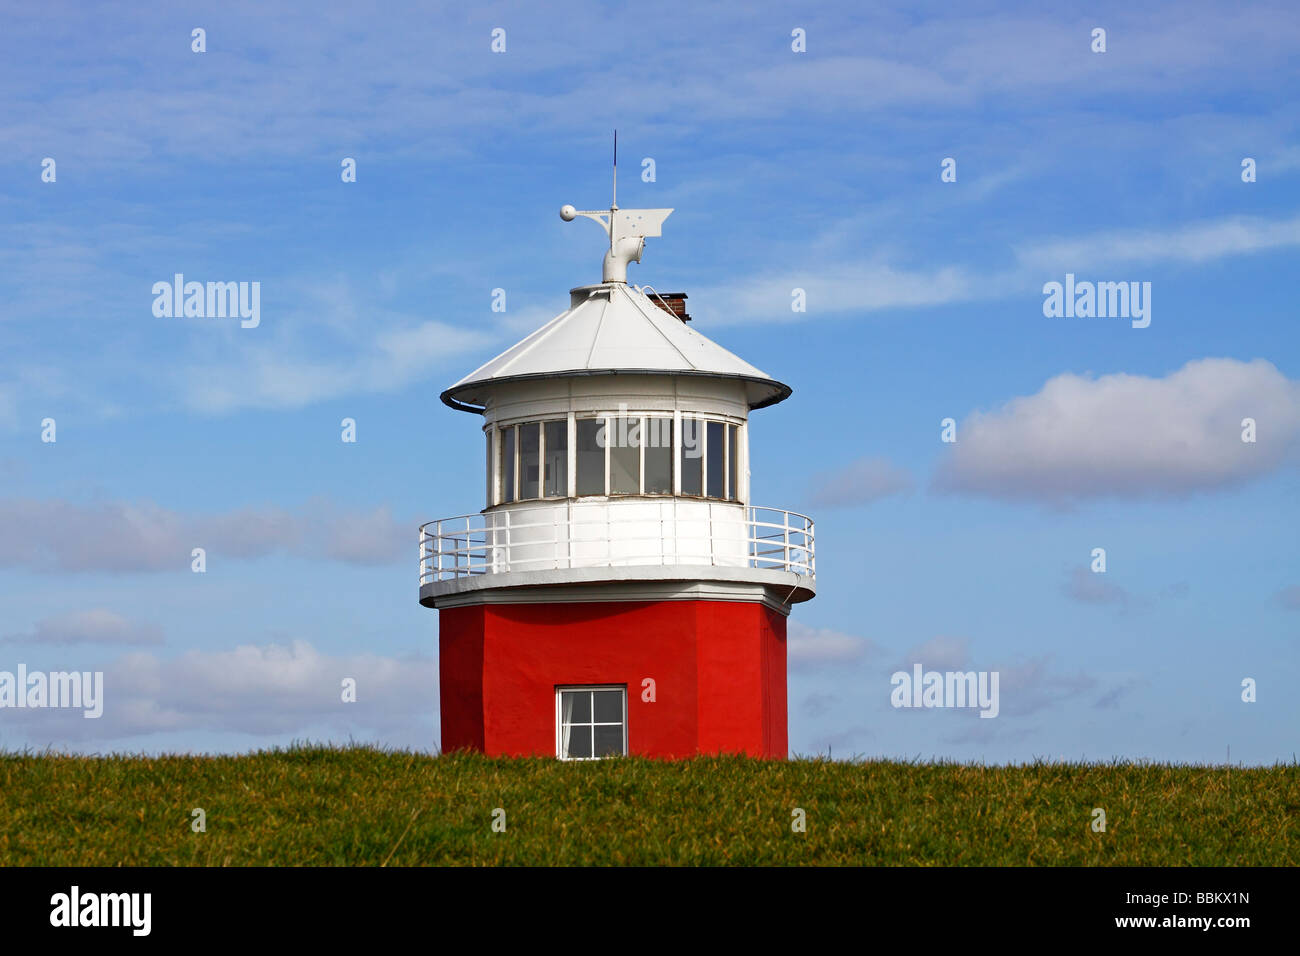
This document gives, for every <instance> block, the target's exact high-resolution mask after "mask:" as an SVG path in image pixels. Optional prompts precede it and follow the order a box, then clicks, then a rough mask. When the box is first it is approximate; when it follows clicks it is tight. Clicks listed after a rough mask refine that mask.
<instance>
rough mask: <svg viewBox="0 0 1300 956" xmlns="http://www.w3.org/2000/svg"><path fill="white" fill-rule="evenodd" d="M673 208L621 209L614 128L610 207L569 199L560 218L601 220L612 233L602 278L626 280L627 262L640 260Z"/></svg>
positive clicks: (606, 280)
mask: <svg viewBox="0 0 1300 956" xmlns="http://www.w3.org/2000/svg"><path fill="white" fill-rule="evenodd" d="M670 213H672V210H671V209H619V208H618V130H614V191H613V195H612V197H611V199H610V203H609V209H607V210H606V209H599V210H592V209H574V208H573V206H571V205H568V204H567V203H566V204H565V205H563V206H561V207H560V218H561V219H563V220H564V221H565V222H573V220H574V219H576V218H578V217H579V216H586V217H587V218H588V219H590V220H591V221H592V222H595V223H599V224H600V227H601V228H602V229H604V230H605V234H606V235H607V236H609V251H608V252H606V253H605V264H604V268H603V269H602V270H601V281H602V282H627V264H628V263H629V262H640V261H641V252H642V250H643V249H645V241H646V239H647V238H648V237H649V238H656V237H658V236H661V235H663V231H662V229H663V224H664V220H665V219H667V218H668V216H669V214H670Z"/></svg>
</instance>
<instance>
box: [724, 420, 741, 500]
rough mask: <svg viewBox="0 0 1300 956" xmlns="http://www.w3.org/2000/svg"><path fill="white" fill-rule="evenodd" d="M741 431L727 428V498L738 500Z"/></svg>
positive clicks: (731, 427)
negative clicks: (737, 476)
mask: <svg viewBox="0 0 1300 956" xmlns="http://www.w3.org/2000/svg"><path fill="white" fill-rule="evenodd" d="M739 435H740V429H739V428H737V427H736V426H735V425H728V426H727V497H728V498H731V499H733V500H734V499H735V498H736V487H737V484H738V482H737V478H736V473H737V472H738V471H739V470H740V438H739V437H738V436H739Z"/></svg>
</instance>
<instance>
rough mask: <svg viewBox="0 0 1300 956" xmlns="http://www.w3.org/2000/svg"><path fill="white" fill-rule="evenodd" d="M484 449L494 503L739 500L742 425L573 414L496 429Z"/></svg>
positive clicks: (699, 419)
mask: <svg viewBox="0 0 1300 956" xmlns="http://www.w3.org/2000/svg"><path fill="white" fill-rule="evenodd" d="M571 444H572V446H573V447H572V448H571V447H570V445H571ZM488 447H489V462H490V463H491V468H492V471H493V474H492V475H491V476H490V478H489V481H488V487H489V489H490V492H489V502H490V504H491V505H499V504H508V503H511V502H516V501H530V500H538V499H546V498H567V497H570V496H571V495H576V496H577V497H587V496H599V495H611V496H613V495H672V494H678V495H683V496H686V497H695V498H715V499H718V500H720V501H739V500H740V496H741V494H742V489H743V485H742V483H741V481H740V471H741V468H742V467H743V465H742V462H741V456H742V444H741V439H740V427H739V426H738V425H736V424H735V423H733V422H727V421H721V420H718V419H712V418H702V417H695V416H691V415H683V416H681V419H680V426H679V425H678V423H677V420H676V419H675V417H674V416H671V415H668V414H663V413H660V414H647V415H612V416H608V417H605V416H589V417H582V416H581V415H575V416H573V417H572V418H557V419H547V420H542V421H534V422H521V423H518V424H511V425H502V426H498V427H496V428H495V429H492V430H490V435H489V446H488ZM571 472H572V483H570V473H571Z"/></svg>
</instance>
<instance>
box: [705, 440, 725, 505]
mask: <svg viewBox="0 0 1300 956" xmlns="http://www.w3.org/2000/svg"><path fill="white" fill-rule="evenodd" d="M707 427H708V435H706V436H705V440H704V447H705V449H706V453H707V454H708V458H709V467H708V473H709V490H708V496H709V497H710V498H721V497H722V488H723V481H724V479H725V478H726V475H725V474H724V472H723V468H725V467H726V465H725V462H724V456H725V454H726V450H727V445H726V443H725V442H724V441H723V430H722V422H708V423H707Z"/></svg>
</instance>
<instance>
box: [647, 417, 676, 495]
mask: <svg viewBox="0 0 1300 956" xmlns="http://www.w3.org/2000/svg"><path fill="white" fill-rule="evenodd" d="M645 423H646V424H645V432H644V434H643V435H642V436H641V444H642V445H643V446H644V447H645V493H646V494H647V495H671V494H672V493H673V420H672V419H671V418H647V419H646V420H645Z"/></svg>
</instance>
